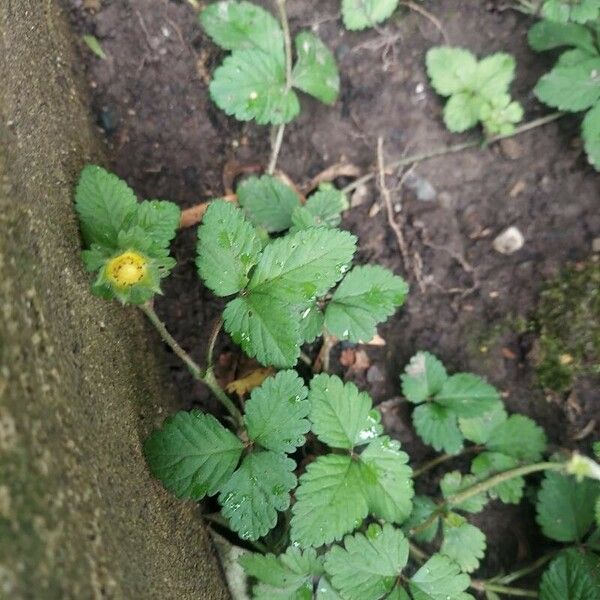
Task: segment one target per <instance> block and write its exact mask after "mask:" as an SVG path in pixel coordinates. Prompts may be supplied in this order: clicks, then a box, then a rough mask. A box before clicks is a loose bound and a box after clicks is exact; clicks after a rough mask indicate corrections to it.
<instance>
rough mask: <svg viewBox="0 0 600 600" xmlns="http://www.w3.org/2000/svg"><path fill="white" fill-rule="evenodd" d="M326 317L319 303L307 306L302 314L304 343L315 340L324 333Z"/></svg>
mask: <svg viewBox="0 0 600 600" xmlns="http://www.w3.org/2000/svg"><path fill="white" fill-rule="evenodd" d="M324 323H325V318H324V316H323V313H322V312H321V309H320V308H319V307H318V305H317V304H313V305H312V306H310V307H308V308H305V309H303V310H302V313H301V314H300V337H301V339H302V341H303V342H304V343H307V344H310V343H311V342H314V341H315V339H316V338H318V337H319V336H320V335H321V334H322V333H323V326H324Z"/></svg>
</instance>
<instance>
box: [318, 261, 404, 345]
mask: <svg viewBox="0 0 600 600" xmlns="http://www.w3.org/2000/svg"><path fill="white" fill-rule="evenodd" d="M407 293H408V285H407V283H406V282H405V281H404V279H402V277H398V276H396V275H394V274H393V273H392V272H391V271H388V270H387V269H384V268H383V267H380V266H377V265H365V266H360V267H354V269H352V271H350V272H349V273H348V274H347V275H346V277H344V279H343V280H342V282H341V283H340V285H339V286H338V288H337V290H336V291H335V292H334V294H333V297H332V299H331V302H329V304H328V305H327V308H326V309H325V327H326V328H327V329H328V330H329V331H330V332H331V333H332V334H333V335H335V336H336V337H338V338H340V339H343V340H350V341H352V342H360V341H363V342H368V341H369V340H371V339H372V338H373V336H374V335H375V333H376V332H377V324H378V323H382V322H383V321H385V320H386V319H387V318H388V317H390V316H391V315H392V314H394V312H395V311H396V309H397V308H398V307H399V306H401V305H402V304H403V303H404V300H405V298H406V294H407Z"/></svg>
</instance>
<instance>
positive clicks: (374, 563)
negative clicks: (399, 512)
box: [325, 523, 408, 600]
mask: <svg viewBox="0 0 600 600" xmlns="http://www.w3.org/2000/svg"><path fill="white" fill-rule="evenodd" d="M407 561H408V540H407V539H406V538H405V537H404V533H402V530H400V529H395V528H394V527H392V525H390V524H389V523H386V524H385V525H384V526H383V527H381V526H379V525H376V524H371V525H369V527H368V529H367V531H366V533H365V534H362V533H357V534H355V535H353V536H346V537H345V538H344V548H342V547H340V546H334V547H333V548H332V549H331V550H330V551H329V552H328V553H327V554H326V555H325V570H326V571H327V574H328V575H329V579H330V580H331V583H332V584H333V585H334V586H335V588H336V589H338V590H339V591H340V592H341V594H342V596H343V597H344V598H346V599H347V600H378V599H379V598H382V597H383V596H385V595H386V594H387V593H388V592H390V591H391V590H392V588H393V587H394V584H395V583H396V580H397V578H398V576H399V575H400V574H401V573H402V569H403V568H404V567H405V566H406V563H407Z"/></svg>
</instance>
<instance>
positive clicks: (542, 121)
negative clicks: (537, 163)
mask: <svg viewBox="0 0 600 600" xmlns="http://www.w3.org/2000/svg"><path fill="white" fill-rule="evenodd" d="M564 114H565V113H562V112H556V113H552V114H550V115H546V116H545V117H541V118H539V119H534V120H533V121H530V122H529V123H525V124H524V125H521V126H520V127H517V128H516V129H515V130H514V131H513V132H512V133H509V134H506V135H496V136H494V137H491V138H489V139H487V140H481V139H479V140H470V141H468V142H463V143H461V144H455V145H454V146H443V147H441V148H434V149H433V150H428V151H426V152H423V153H420V154H413V155H412V156H405V157H404V158H401V159H399V160H397V161H395V162H392V163H390V164H388V165H387V168H388V169H391V170H395V169H398V168H399V167H407V166H409V165H412V164H415V163H419V162H423V161H425V160H429V159H431V158H436V157H438V156H444V155H446V154H454V153H456V152H462V151H463V150H468V149H470V148H475V147H476V146H481V145H482V144H483V145H489V144H493V143H495V142H499V141H500V140H503V139H506V138H510V137H514V136H516V135H520V134H521V133H525V132H526V131H530V130H532V129H535V128H536V127H541V126H542V125H546V124H547V123H551V122H552V121H556V120H557V119H559V118H560V117H562V116H563V115H564ZM375 176H376V173H375V172H372V173H367V174H366V175H363V176H362V177H359V178H358V179H355V180H354V181H353V182H352V183H350V184H348V185H347V186H346V187H345V188H343V189H342V191H343V192H344V193H346V194H347V193H348V192H351V191H353V190H355V189H356V188H357V187H359V186H361V185H363V184H364V183H367V182H369V181H371V180H372V179H374V178H375Z"/></svg>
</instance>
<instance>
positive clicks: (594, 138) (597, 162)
mask: <svg viewBox="0 0 600 600" xmlns="http://www.w3.org/2000/svg"><path fill="white" fill-rule="evenodd" d="M581 134H582V136H583V142H584V145H585V151H586V152H587V156H588V161H589V162H590V164H591V165H592V166H593V167H594V168H595V169H596V171H600V102H598V103H597V104H596V105H595V106H594V107H593V108H592V109H591V110H590V111H588V113H587V114H586V115H585V118H584V119H583V123H582V124H581Z"/></svg>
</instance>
